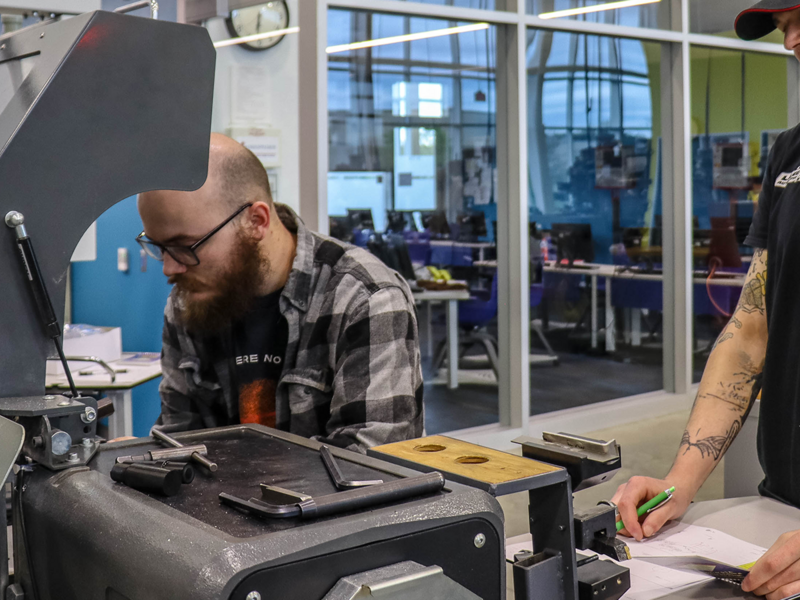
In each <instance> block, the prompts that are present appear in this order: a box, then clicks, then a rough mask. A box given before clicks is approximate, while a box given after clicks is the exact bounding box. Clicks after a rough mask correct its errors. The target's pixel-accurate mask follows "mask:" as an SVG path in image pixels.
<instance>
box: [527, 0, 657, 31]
mask: <svg viewBox="0 0 800 600" xmlns="http://www.w3.org/2000/svg"><path fill="white" fill-rule="evenodd" d="M619 4H620V3H619V2H618V1H617V0H525V7H526V10H527V12H528V14H532V15H536V16H538V17H542V18H545V19H570V20H579V21H587V22H589V23H599V24H604V25H624V26H626V27H646V28H648V29H670V27H671V20H670V3H669V2H668V1H666V0H661V1H658V0H653V1H651V2H643V3H641V4H639V5H637V6H624V7H621V8H619V7H617V6H618V5H619Z"/></svg>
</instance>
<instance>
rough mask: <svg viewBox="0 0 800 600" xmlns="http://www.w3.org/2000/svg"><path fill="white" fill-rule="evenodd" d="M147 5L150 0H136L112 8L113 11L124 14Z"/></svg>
mask: <svg viewBox="0 0 800 600" xmlns="http://www.w3.org/2000/svg"><path fill="white" fill-rule="evenodd" d="M147 6H150V0H139V1H138V2H131V3H130V4H125V5H124V6H119V7H117V8H115V9H114V12H115V13H122V14H124V13H129V12H131V11H134V10H139V9H140V8H145V7H147ZM151 10H152V9H151ZM156 10H158V4H156Z"/></svg>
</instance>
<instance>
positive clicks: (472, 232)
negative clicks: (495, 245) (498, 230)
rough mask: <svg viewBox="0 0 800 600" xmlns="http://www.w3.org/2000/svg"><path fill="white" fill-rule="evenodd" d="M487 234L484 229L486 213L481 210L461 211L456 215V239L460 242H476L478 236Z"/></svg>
mask: <svg viewBox="0 0 800 600" xmlns="http://www.w3.org/2000/svg"><path fill="white" fill-rule="evenodd" d="M487 235H489V232H488V231H487V229H486V214H484V213H482V212H479V211H478V212H470V213H461V214H459V215H458V239H459V240H461V241H462V242H476V241H478V238H480V237H485V236H487Z"/></svg>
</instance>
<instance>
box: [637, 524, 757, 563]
mask: <svg viewBox="0 0 800 600" xmlns="http://www.w3.org/2000/svg"><path fill="white" fill-rule="evenodd" d="M625 542H626V543H627V544H628V547H630V549H631V556H632V557H634V558H636V557H642V556H704V557H706V558H711V559H714V560H718V561H720V562H724V563H727V564H729V565H733V566H739V565H744V564H748V563H751V562H755V561H757V560H758V559H759V558H761V557H762V556H763V555H764V553H765V552H766V551H767V550H766V549H765V548H762V547H761V546H756V545H755V544H751V543H749V542H743V541H742V540H740V539H738V538H735V537H733V536H732V535H728V534H727V533H722V532H721V531H718V530H716V529H711V528H710V527H698V526H696V525H688V524H684V523H678V522H674V523H670V524H669V525H667V526H666V527H664V529H662V530H661V531H660V532H659V533H658V534H657V535H655V536H654V537H652V538H649V539H645V540H642V541H641V542H637V541H636V540H634V539H632V538H631V539H627V538H626V539H625Z"/></svg>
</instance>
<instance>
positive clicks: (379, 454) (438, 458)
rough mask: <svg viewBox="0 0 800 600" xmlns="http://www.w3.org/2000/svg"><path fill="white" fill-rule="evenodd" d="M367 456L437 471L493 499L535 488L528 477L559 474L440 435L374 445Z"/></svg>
mask: <svg viewBox="0 0 800 600" xmlns="http://www.w3.org/2000/svg"><path fill="white" fill-rule="evenodd" d="M368 454H369V455H370V456H374V457H375V458H380V459H382V460H386V461H388V462H393V463H395V464H401V465H403V466H408V467H411V468H417V469H418V470H422V471H440V472H441V473H442V474H444V475H445V477H447V478H448V479H452V480H455V481H459V482H461V483H466V484H467V485H473V486H474V487H479V488H481V489H484V490H486V491H488V492H489V493H491V494H493V495H495V496H502V495H504V494H509V493H514V492H518V491H523V490H526V489H533V488H536V487H539V485H537V484H534V483H533V482H531V478H540V477H543V476H548V475H550V474H555V473H558V474H561V473H563V469H560V468H559V467H554V466H552V465H548V464H546V463H542V462H539V461H536V460H531V459H529V458H523V457H522V456H516V455H514V454H509V453H508V452H500V451H498V450H493V449H491V448H485V447H483V446H478V445H476V444H471V443H469V442H463V441H461V440H456V439H454V438H450V437H446V436H443V435H433V436H429V437H425V438H419V439H416V440H405V441H402V442H395V443H392V444H385V445H383V446H376V447H374V448H371V449H370V450H369V451H368ZM546 478H547V479H552V477H546ZM514 483H517V485H506V484H514ZM541 483H544V482H541ZM481 484H483V485H481Z"/></svg>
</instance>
